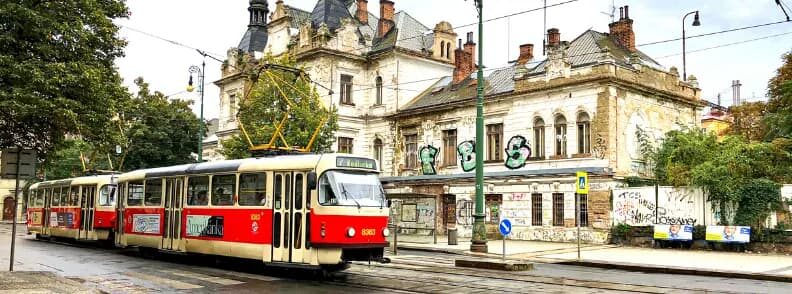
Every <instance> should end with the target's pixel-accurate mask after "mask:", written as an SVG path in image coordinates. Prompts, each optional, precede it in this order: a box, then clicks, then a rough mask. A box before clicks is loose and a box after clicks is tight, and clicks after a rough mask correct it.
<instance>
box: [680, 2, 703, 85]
mask: <svg viewBox="0 0 792 294" xmlns="http://www.w3.org/2000/svg"><path fill="white" fill-rule="evenodd" d="M691 14H696V15H695V16H694V17H693V26H694V27H697V26H700V25H701V22H699V12H698V10H696V11H693V12H688V14H685V16H683V17H682V80H683V81H687V68H686V67H685V18H687V17H688V15H691Z"/></svg>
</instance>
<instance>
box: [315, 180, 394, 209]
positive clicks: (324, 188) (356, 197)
mask: <svg viewBox="0 0 792 294" xmlns="http://www.w3.org/2000/svg"><path fill="white" fill-rule="evenodd" d="M319 185H320V189H319V204H321V205H340V206H358V207H363V206H366V207H383V206H385V195H384V192H383V189H382V184H380V181H379V178H377V175H376V174H367V173H347V172H339V171H328V172H326V173H324V174H323V175H322V177H321V178H320V179H319Z"/></svg>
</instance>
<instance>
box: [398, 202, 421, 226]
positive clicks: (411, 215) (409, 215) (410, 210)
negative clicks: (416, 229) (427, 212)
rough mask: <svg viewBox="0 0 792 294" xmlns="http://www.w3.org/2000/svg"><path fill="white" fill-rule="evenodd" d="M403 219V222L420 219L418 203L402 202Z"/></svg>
mask: <svg viewBox="0 0 792 294" xmlns="http://www.w3.org/2000/svg"><path fill="white" fill-rule="evenodd" d="M401 208H402V210H401V221H403V222H416V221H418V211H417V210H418V205H416V204H402V207H401Z"/></svg>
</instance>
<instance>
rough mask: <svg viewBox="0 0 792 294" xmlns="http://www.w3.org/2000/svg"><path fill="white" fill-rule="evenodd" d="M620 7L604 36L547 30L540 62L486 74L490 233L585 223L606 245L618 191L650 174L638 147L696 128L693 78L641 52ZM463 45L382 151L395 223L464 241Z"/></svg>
mask: <svg viewBox="0 0 792 294" xmlns="http://www.w3.org/2000/svg"><path fill="white" fill-rule="evenodd" d="M621 11H622V14H621V17H620V18H619V20H618V21H615V22H613V23H611V24H610V25H609V28H610V30H609V32H607V33H602V32H597V31H593V30H588V31H585V32H583V33H582V34H580V35H578V36H577V37H576V38H574V39H573V40H572V41H569V42H566V41H561V39H562V38H561V34H560V32H559V30H558V29H550V30H548V32H547V33H548V43H547V48H546V49H547V52H548V53H547V59H545V60H542V61H534V55H533V45H531V44H525V45H522V46H520V56H519V58H518V60H517V62H516V63H515V64H513V65H512V66H510V67H507V68H502V69H497V70H495V71H493V72H492V73H490V74H489V75H488V76H487V77H486V79H485V85H484V86H485V105H484V119H485V122H484V123H485V125H486V126H485V127H486V129H485V136H486V137H485V138H483V139H484V140H485V145H484V146H485V147H484V148H485V149H486V150H483V151H484V154H485V156H486V158H484V160H485V163H484V164H485V183H484V190H485V193H486V215H487V217H486V220H487V224H488V233H489V234H490V235H492V236H491V237H494V236H495V235H497V233H496V232H497V223H498V221H499V220H500V218H509V219H510V220H511V221H512V223H513V225H514V228H513V231H512V232H513V233H512V235H511V238H515V239H526V240H545V241H573V240H576V239H575V236H576V234H575V229H574V227H575V225H576V221H578V220H579V221H580V223H581V226H582V227H583V229H582V235H581V238H582V239H583V240H584V241H585V242H592V243H603V242H607V240H608V238H609V228H610V227H611V224H612V219H611V197H612V193H611V191H612V189H613V188H615V187H619V186H622V185H623V183H624V180H625V179H626V178H628V177H642V176H646V175H647V169H646V166H645V161H644V156H643V155H642V152H641V146H643V145H644V144H647V143H648V144H652V143H653V142H656V140H658V139H660V138H661V137H662V135H663V134H665V133H666V132H667V131H670V130H672V129H677V128H680V127H681V126H698V125H699V124H700V123H699V112H700V110H701V108H702V101H701V99H700V90H699V89H698V85H697V83H696V82H695V80H692V79H689V80H690V82H684V81H682V80H681V79H680V77H679V74H678V72H677V71H676V69H675V68H673V67H672V68H671V69H670V70H665V69H664V68H663V67H662V66H661V65H660V64H659V63H657V62H656V61H655V60H653V59H652V58H651V57H649V56H647V55H646V54H644V53H642V52H641V51H640V50H638V49H637V48H636V46H635V33H634V32H633V29H632V24H633V20H632V19H630V18H629V12H628V7H626V6H625V7H623V9H621ZM460 42H461V40H460ZM461 47H462V48H458V49H457V50H455V51H454V54H455V57H454V62H455V70H454V73H453V75H449V76H447V77H444V78H441V79H438V80H436V81H435V82H434V84H433V85H432V86H430V87H427V88H426V89H425V90H424V91H423V92H422V93H421V94H420V95H418V96H417V97H416V98H415V99H413V100H412V101H410V102H409V103H407V104H406V105H405V106H403V107H401V108H400V109H399V110H398V111H397V112H395V113H393V114H390V115H387V116H386V118H387V120H388V122H389V124H390V125H392V133H391V134H389V135H388V136H385V137H384V139H391V140H393V141H387V140H385V141H383V142H384V145H386V146H389V147H390V146H394V148H393V149H392V150H387V151H385V154H386V157H385V163H384V164H383V166H384V167H385V168H386V174H391V175H393V176H389V177H384V178H383V179H382V181H383V183H384V184H385V187H386V191H387V192H388V196H389V197H390V198H391V199H393V200H395V201H394V203H395V204H394V207H392V208H393V209H392V211H394V222H398V223H401V224H402V226H403V227H409V228H417V229H416V230H415V231H416V232H417V233H420V232H419V231H420V230H421V229H425V230H426V231H431V230H432V229H433V228H437V230H438V232H440V233H442V232H444V231H445V229H446V228H448V227H456V228H457V229H458V232H459V234H460V235H461V236H463V237H467V236H470V235H471V233H472V232H471V228H472V222H473V217H472V216H473V207H474V205H473V200H474V198H475V195H474V194H475V192H474V191H475V189H474V180H475V175H474V173H473V171H474V169H475V160H474V156H475V154H474V153H473V147H474V144H473V142H474V141H473V140H474V139H475V117H476V108H475V95H476V85H477V82H476V79H475V64H474V60H473V53H474V52H475V47H476V44H475V43H474V42H473V36H472V34H468V36H467V42H466V43H465V44H464V45H463V46H461ZM391 154H392V155H393V156H392V157H390V155H391ZM581 170H582V171H587V172H588V174H589V178H590V183H591V186H590V193H589V194H588V195H584V196H581V200H580V201H577V200H576V195H575V189H574V182H575V172H576V171H581ZM615 197H619V196H618V195H615ZM576 206H577V208H579V209H580V212H581V213H580V217H576V212H575V211H576ZM625 209H627V208H625ZM432 215H434V216H437V217H434V218H432V217H426V216H432Z"/></svg>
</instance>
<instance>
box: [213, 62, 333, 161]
mask: <svg viewBox="0 0 792 294" xmlns="http://www.w3.org/2000/svg"><path fill="white" fill-rule="evenodd" d="M248 60H250V59H248ZM248 62H255V61H248ZM265 64H274V65H277V66H276V67H278V66H282V67H286V68H295V67H297V63H296V61H295V60H294V58H293V57H291V56H289V55H288V54H284V55H283V56H281V57H277V58H276V57H272V56H265V57H263V58H261V60H259V61H258V64H257V66H250V67H247V68H243V69H242V70H243V71H246V74H247V75H248V76H250V77H252V78H251V79H254V80H256V83H255V84H254V85H253V86H252V89H251V90H250V94H249V95H248V97H244V98H243V100H242V101H241V102H240V105H239V112H238V114H237V118H238V119H239V121H240V122H241V123H242V124H243V126H244V128H245V131H246V132H247V134H248V135H249V136H250V140H251V142H252V143H253V144H255V145H258V144H267V143H269V141H270V139H271V138H272V137H273V134H274V133H275V130H276V128H277V126H278V125H279V123H280V122H281V120H282V119H283V118H284V115H286V113H287V110H288V119H287V121H286V122H285V124H284V125H283V127H282V130H281V134H283V139H285V140H286V142H287V143H288V144H289V145H290V146H301V147H304V146H307V145H308V142H309V141H310V140H311V136H312V135H313V133H314V131H315V130H316V129H317V128H318V127H319V128H321V129H320V131H319V133H318V135H317V136H316V140H315V141H314V142H313V146H312V147H311V151H314V152H325V151H328V150H330V148H331V146H332V144H333V141H334V136H333V134H334V133H335V131H336V130H337V129H338V124H337V119H338V114H337V113H336V112H335V110H328V109H327V108H325V107H324V105H323V104H322V101H321V100H320V98H319V95H318V94H317V92H316V90H315V89H314V87H313V85H312V84H311V81H310V80H309V79H308V78H307V77H306V76H303V75H300V74H296V73H295V72H294V71H289V70H281V69H276V67H269V68H266V69H262V66H264V65H265ZM253 65H256V64H253ZM287 99H288V101H287ZM221 143H222V145H223V149H222V150H221V151H220V153H221V154H223V156H225V157H226V158H229V159H231V158H245V157H251V156H252V154H251V152H250V151H249V148H250V144H248V141H247V139H246V138H245V136H244V135H243V134H237V135H234V136H233V137H231V138H229V139H227V140H223V141H222V142H221ZM274 143H275V144H277V145H278V146H280V147H286V146H284V145H285V144H284V142H283V141H282V140H281V138H280V136H277V137H276V141H275V142H274Z"/></svg>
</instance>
